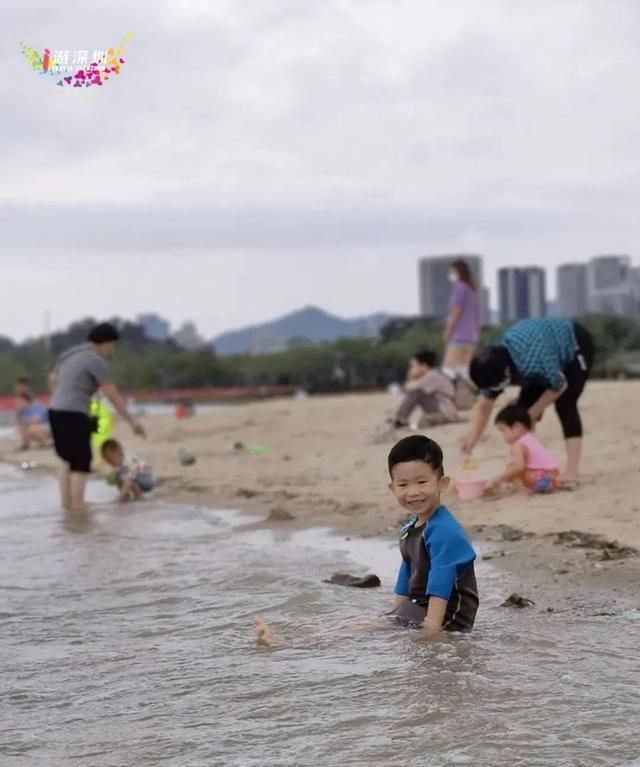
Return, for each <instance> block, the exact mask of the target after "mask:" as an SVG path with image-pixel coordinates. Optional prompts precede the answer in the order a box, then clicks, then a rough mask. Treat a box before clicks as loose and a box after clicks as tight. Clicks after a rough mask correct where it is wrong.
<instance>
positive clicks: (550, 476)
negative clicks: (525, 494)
mask: <svg viewBox="0 0 640 767" xmlns="http://www.w3.org/2000/svg"><path fill="white" fill-rule="evenodd" d="M496 426H497V427H498V429H499V430H500V432H501V433H502V436H503V437H504V441H505V442H506V443H507V445H510V446H511V461H510V462H509V464H508V465H507V467H506V469H505V470H504V471H503V472H502V474H500V475H499V476H498V477H496V478H495V479H492V480H491V481H490V482H488V483H487V486H486V489H487V490H488V491H494V490H498V489H499V488H500V486H501V485H502V484H503V483H504V482H514V483H515V484H516V486H517V487H518V489H521V490H526V491H530V492H535V493H547V492H551V491H552V490H557V489H558V487H559V486H560V464H559V463H558V461H557V460H556V458H555V457H554V456H553V455H552V453H551V452H549V450H547V448H546V447H545V446H544V445H543V444H542V442H540V440H539V439H538V438H537V437H536V435H535V434H534V433H533V431H532V430H531V428H532V424H531V416H530V415H529V412H528V410H526V409H525V408H523V407H521V406H520V405H508V406H507V407H505V408H503V409H502V410H501V411H500V412H499V413H498V415H497V416H496Z"/></svg>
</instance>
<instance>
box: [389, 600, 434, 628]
mask: <svg viewBox="0 0 640 767" xmlns="http://www.w3.org/2000/svg"><path fill="white" fill-rule="evenodd" d="M387 616H388V617H389V618H390V619H391V620H392V621H393V622H394V623H396V624H397V625H398V626H403V627H404V628H409V629H418V628H420V627H421V626H422V622H423V621H424V619H425V618H426V617H427V608H426V607H424V606H423V605H420V604H418V603H417V602H415V601H414V600H410V601H409V602H403V603H402V604H401V605H399V606H398V607H396V608H395V609H394V610H392V611H391V612H390V613H387Z"/></svg>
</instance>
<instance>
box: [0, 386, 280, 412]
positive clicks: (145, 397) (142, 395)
mask: <svg viewBox="0 0 640 767" xmlns="http://www.w3.org/2000/svg"><path fill="white" fill-rule="evenodd" d="M293 391H294V389H293V388H292V387H291V386H232V387H217V386H208V387H206V388H202V389H165V390H163V391H143V392H126V393H125V396H126V397H131V398H132V399H134V400H136V401H137V402H169V403H174V402H180V400H191V401H192V402H229V401H234V400H236V401H238V400H252V399H268V398H271V397H286V396H288V395H291V394H293ZM37 399H38V400H39V401H40V402H43V403H44V404H45V405H48V404H49V395H48V394H43V395H41V396H40V395H38V397H37ZM16 407H17V404H16V398H15V397H14V396H13V395H11V396H0V411H7V410H15V409H16Z"/></svg>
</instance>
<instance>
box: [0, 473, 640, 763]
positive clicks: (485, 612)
mask: <svg viewBox="0 0 640 767" xmlns="http://www.w3.org/2000/svg"><path fill="white" fill-rule="evenodd" d="M0 492H2V497H3V504H2V507H1V508H0V535H1V538H2V540H1V545H2V554H3V556H2V559H1V560H0V620H1V621H2V622H1V624H0V625H1V626H2V631H1V632H0V663H1V666H2V670H3V673H2V691H1V693H0V696H1V697H0V700H1V705H2V711H1V713H2V723H3V727H2V728H1V730H0V764H2V766H3V767H5V766H8V767H11V766H12V765H14V764H15V765H54V766H55V767H58V766H59V765H67V764H72V765H86V766H87V767H116V766H119V765H132V764H135V765H136V766H137V767H144V766H146V765H158V764H169V765H203V766H204V765H207V767H208V766H210V765H225V767H229V766H231V767H234V766H237V767H244V766H245V765H246V766H249V765H261V766H265V765H266V767H280V766H281V765H282V766H286V765H292V766H294V765H295V767H301V766H304V765H314V767H333V766H334V765H335V766H336V767H337V766H338V765H339V766H340V767H343V766H344V765H358V767H360V766H363V767H364V765H367V766H369V765H375V766H378V765H380V767H382V766H383V765H384V767H394V766H395V765H403V767H406V765H410V766H412V765H416V767H417V766H418V765H438V766H440V765H460V764H472V765H496V764H509V765H554V766H555V765H572V766H573V765H595V766H596V767H597V765H622V764H626V765H631V764H634V759H635V758H636V757H637V755H638V750H639V749H638V746H637V737H636V735H635V734H634V733H637V732H638V731H639V729H640V728H639V726H638V725H639V715H638V710H639V708H638V706H639V701H638V693H637V680H638V677H637V673H636V672H637V667H638V661H637V647H638V643H639V641H640V621H638V620H633V617H634V616H633V615H630V616H626V617H625V616H624V615H623V616H618V617H617V618H616V621H615V626H612V625H611V623H609V622H608V619H606V618H604V619H602V618H599V619H593V618H591V619H586V618H580V617H573V618H567V617H566V615H565V616H562V615H560V614H558V615H545V614H543V613H541V612H538V611H526V610H523V611H507V610H500V609H499V608H498V607H497V605H498V603H499V601H500V599H499V597H498V594H499V593H500V594H502V593H503V589H504V586H502V585H501V581H500V579H501V576H500V575H499V574H497V573H496V572H494V571H491V570H489V569H486V568H483V567H482V566H480V567H479V568H478V571H479V579H480V583H481V586H482V593H483V596H484V602H483V605H482V607H481V612H480V614H479V621H478V624H477V631H476V632H475V633H474V634H473V635H472V636H468V637H449V638H447V640H446V641H444V642H440V643H431V644H428V643H425V642H424V641H423V640H422V639H421V638H420V637H419V636H418V635H417V634H416V633H412V632H407V631H403V630H400V629H395V628H388V629H384V630H377V631H371V630H363V629H357V628H354V627H353V626H352V625H351V624H352V619H353V618H354V617H358V616H366V615H371V614H376V613H379V612H381V611H382V610H384V609H386V608H387V604H388V600H389V598H390V591H391V586H392V582H393V570H394V567H395V565H396V561H397V560H396V552H395V550H392V549H391V548H390V547H389V546H388V545H387V544H383V543H379V542H377V543H376V542H374V543H371V545H369V543H368V542H367V543H366V544H360V545H359V548H358V553H357V556H358V559H361V560H364V559H366V558H369V559H370V560H371V561H373V562H375V563H376V564H375V570H376V572H378V574H379V575H380V576H381V577H382V579H383V588H382V589H378V590H375V591H360V590H357V589H353V590H350V589H344V588H340V587H336V586H329V585H326V584H322V583H321V580H322V578H324V577H326V576H327V575H328V574H331V573H332V572H334V571H336V570H340V569H342V570H344V569H345V566H347V567H348V566H349V561H348V556H349V555H348V553H347V552H345V551H344V550H342V547H343V545H345V544H343V543H341V542H340V541H339V540H338V539H333V538H331V537H329V536H327V535H326V534H325V533H322V532H319V531H307V532H305V533H301V534H294V535H289V534H287V533H285V532H275V533H271V532H268V531H264V530H255V529H252V528H248V527H247V526H246V524H245V523H244V522H243V521H242V520H241V519H238V517H237V516H235V515H232V514H229V515H226V516H225V515H222V514H217V513H214V512H211V511H208V510H201V509H197V508H189V507H177V506H176V507H173V506H167V505H160V504H155V503H154V502H147V503H143V504H140V505H138V506H135V507H133V506H131V507H128V508H123V507H116V506H109V505H107V504H105V501H106V500H107V499H108V497H109V494H110V493H111V492H112V491H110V490H109V489H108V488H102V487H100V488H97V489H96V488H92V491H91V492H92V493H93V494H94V498H96V499H97V500H100V501H102V505H98V507H97V510H96V511H95V512H94V513H93V514H92V516H91V518H90V519H89V520H85V521H84V522H83V523H79V521H78V520H75V522H78V524H75V523H73V524H72V523H71V522H70V519H69V518H66V519H65V518H64V517H63V516H62V515H61V514H60V513H59V512H57V511H56V509H55V485H54V482H53V480H50V479H48V478H44V477H37V476H33V475H24V474H19V473H13V472H9V471H8V470H4V471H3V470H0ZM96 493H97V495H96ZM354 567H355V566H354V565H353V563H351V568H352V569H354ZM359 571H360V572H362V568H361V569H360V570H359ZM256 613H261V614H263V615H265V616H267V618H268V620H269V621H270V622H271V623H272V624H273V626H274V628H275V629H276V630H277V631H278V633H279V634H281V635H282V636H283V637H284V638H285V643H284V645H283V646H282V647H280V648H278V649H275V650H266V649H261V648H258V647H257V646H256V643H255V639H254V635H253V616H254V615H255V614H256Z"/></svg>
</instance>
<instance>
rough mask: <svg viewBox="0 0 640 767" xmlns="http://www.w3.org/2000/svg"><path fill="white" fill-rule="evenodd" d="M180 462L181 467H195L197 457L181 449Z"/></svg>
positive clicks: (179, 452)
mask: <svg viewBox="0 0 640 767" xmlns="http://www.w3.org/2000/svg"><path fill="white" fill-rule="evenodd" d="M178 460H179V461H180V465H181V466H193V464H194V463H195V462H196V457H195V455H194V454H193V453H190V452H189V451H188V450H185V449H184V448H180V450H178Z"/></svg>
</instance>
